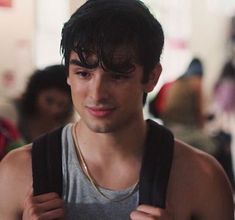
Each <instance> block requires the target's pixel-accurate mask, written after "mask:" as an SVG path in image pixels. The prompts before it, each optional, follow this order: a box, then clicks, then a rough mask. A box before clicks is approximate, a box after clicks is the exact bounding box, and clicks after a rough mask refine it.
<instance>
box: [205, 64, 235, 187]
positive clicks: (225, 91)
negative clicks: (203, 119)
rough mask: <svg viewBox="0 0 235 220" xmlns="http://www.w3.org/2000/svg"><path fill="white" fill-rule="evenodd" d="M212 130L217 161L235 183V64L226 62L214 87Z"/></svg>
mask: <svg viewBox="0 0 235 220" xmlns="http://www.w3.org/2000/svg"><path fill="white" fill-rule="evenodd" d="M212 115H213V120H212V121H211V122H210V125H209V127H210V129H211V130H212V133H213V136H214V138H215V140H216V143H217V145H218V155H217V159H218V160H219V162H220V163H221V164H222V166H223V167H224V169H225V171H226V172H227V175H228V177H229V178H230V180H231V183H232V185H233V188H234V189H235V183H234V166H235V165H234V163H235V161H234V160H235V157H233V156H232V155H235V144H234V143H235V63H234V62H233V61H232V60H229V61H228V62H226V63H225V64H224V66H223V68H222V71H221V74H220V75H219V77H218V79H217V82H216V83H215V86H214V112H213V113H212Z"/></svg>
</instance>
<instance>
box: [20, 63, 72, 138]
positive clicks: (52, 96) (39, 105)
mask: <svg viewBox="0 0 235 220" xmlns="http://www.w3.org/2000/svg"><path fill="white" fill-rule="evenodd" d="M66 78H67V75H66V70H65V67H64V66H63V65H52V66H48V67H46V68H45V69H42V70H36V71H35V72H34V73H33V75H32V76H31V77H30V79H29V81H28V84H27V86H26V89H25V91H24V93H23V95H22V97H21V98H20V99H18V100H17V101H16V106H17V110H18V113H19V115H18V128H19V130H20V132H21V134H22V136H23V138H24V140H25V141H26V142H31V141H32V140H33V139H35V138H36V137H38V136H40V135H41V134H43V133H45V132H48V131H50V130H53V129H54V128H56V127H59V126H62V125H64V124H66V123H68V122H69V121H72V120H73V108H72V101H71V94H70V89H69V86H68V85H67V83H66Z"/></svg>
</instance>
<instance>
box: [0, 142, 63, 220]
mask: <svg viewBox="0 0 235 220" xmlns="http://www.w3.org/2000/svg"><path fill="white" fill-rule="evenodd" d="M31 170H32V166H31V146H26V147H23V148H21V149H18V150H15V151H12V152H11V153H9V155H7V156H6V157H5V158H4V160H3V161H2V162H1V163H0V195H1V197H0V219H7V220H21V219H22V220H29V219H31V220H33V219H45V220H49V219H64V203H63V200H62V199H61V198H60V197H59V196H58V194H56V193H53V192H52V193H47V194H43V195H39V196H32V191H33V190H32V171H31Z"/></svg>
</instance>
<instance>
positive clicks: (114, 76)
mask: <svg viewBox="0 0 235 220" xmlns="http://www.w3.org/2000/svg"><path fill="white" fill-rule="evenodd" d="M111 77H112V79H113V80H117V81H120V80H123V79H127V78H129V76H128V75H126V74H123V73H111Z"/></svg>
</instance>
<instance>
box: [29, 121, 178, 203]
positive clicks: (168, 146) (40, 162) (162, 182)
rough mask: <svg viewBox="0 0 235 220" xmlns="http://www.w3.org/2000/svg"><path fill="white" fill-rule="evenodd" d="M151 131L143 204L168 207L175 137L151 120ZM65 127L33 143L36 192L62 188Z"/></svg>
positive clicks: (142, 180) (143, 169)
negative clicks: (167, 195) (63, 130)
mask: <svg viewBox="0 0 235 220" xmlns="http://www.w3.org/2000/svg"><path fill="white" fill-rule="evenodd" d="M147 122H148V126H149V129H148V135H147V138H146V140H147V142H146V149H145V152H144V156H143V161H142V167H141V172H140V186H139V204H148V205H153V206H157V207H160V208H165V203H166V192H167V185H168V179H169V175H170V170H171V164H172V158H173V148H174V137H173V135H172V133H171V132H170V131H169V130H167V129H166V128H164V127H163V126H160V125H158V124H157V123H155V122H153V121H151V120H147ZM61 155H62V154H61V129H58V130H56V131H54V132H52V133H49V134H46V135H44V136H42V137H40V138H39V139H37V140H35V141H34V143H33V150H32V167H33V189H34V195H39V194H42V193H47V192H57V193H58V194H59V195H60V196H61V192H62V159H61Z"/></svg>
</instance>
